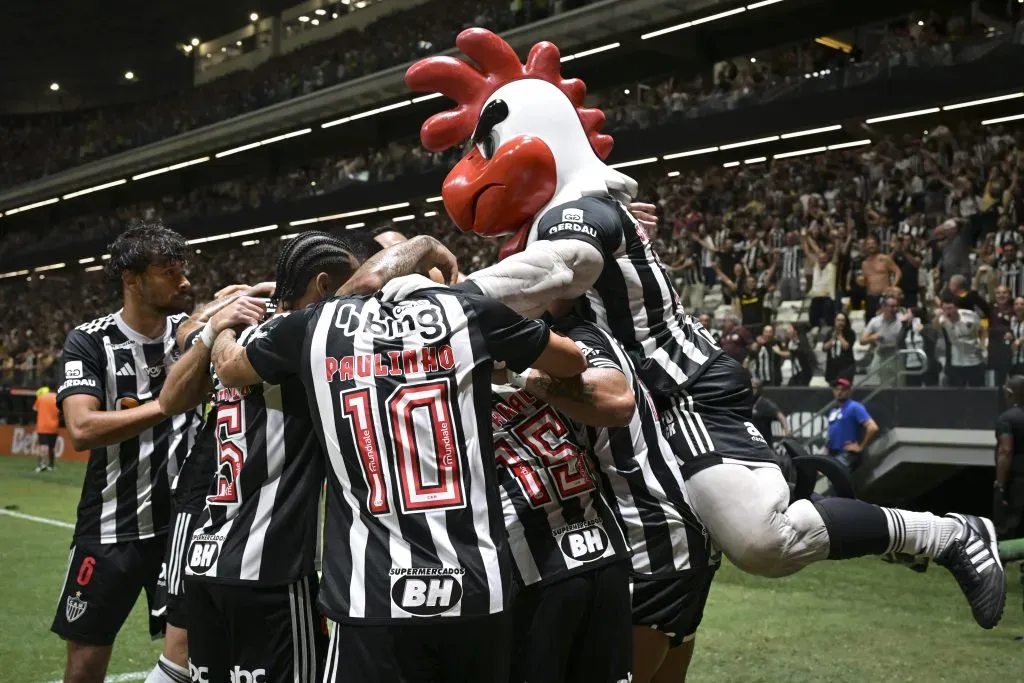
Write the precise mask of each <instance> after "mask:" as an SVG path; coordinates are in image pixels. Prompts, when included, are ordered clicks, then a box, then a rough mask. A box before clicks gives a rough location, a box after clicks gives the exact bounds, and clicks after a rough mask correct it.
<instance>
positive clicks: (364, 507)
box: [247, 288, 549, 624]
mask: <svg viewBox="0 0 1024 683" xmlns="http://www.w3.org/2000/svg"><path fill="white" fill-rule="evenodd" d="M468 289H470V288H467V290H466V291H464V290H459V289H447V288H428V289H425V290H420V291H419V292H417V293H416V294H415V295H413V296H412V297H411V298H409V299H406V300H403V301H398V302H383V301H382V300H381V299H380V298H378V297H347V298H334V299H330V300H327V301H325V302H322V303H319V304H316V305H315V306H311V307H309V308H306V309H304V310H302V311H296V312H294V313H291V314H290V315H288V316H287V317H286V318H284V319H283V320H282V322H281V324H279V325H277V326H276V327H275V328H274V329H272V330H270V331H269V334H268V335H267V336H266V337H262V338H260V339H255V340H254V341H253V342H252V343H251V344H249V346H248V348H247V355H248V358H249V361H250V362H251V363H252V365H253V367H254V368H255V369H256V371H257V372H258V373H259V375H260V377H262V378H263V379H264V380H266V381H268V382H277V383H280V382H283V381H287V380H289V379H290V378H292V377H295V376H298V377H300V378H301V380H302V383H303V385H304V386H305V389H306V394H307V398H308V400H309V403H310V410H311V412H312V413H313V422H314V425H315V432H316V434H317V435H318V436H319V438H320V439H321V440H322V442H323V447H324V450H325V452H326V455H327V458H328V468H327V469H328V472H327V509H326V520H325V527H324V541H323V572H324V573H323V583H322V586H321V590H320V605H321V608H322V611H323V612H324V614H326V615H327V616H328V617H330V618H331V619H333V620H335V621H339V622H343V623H362V624H367V623H394V622H407V621H408V620H409V619H410V618H417V617H420V618H430V617H444V618H459V617H479V616H482V615H487V614H493V613H497V612H501V611H503V610H505V609H506V608H507V607H508V605H509V600H510V588H511V573H512V568H511V558H510V555H509V551H508V540H507V538H506V532H505V524H504V517H503V515H502V508H501V500H500V498H499V495H498V487H497V481H496V474H495V470H496V468H495V465H494V451H493V447H492V444H491V422H490V421H491V384H490V379H491V370H492V369H493V363H494V361H495V360H501V361H504V362H506V363H507V364H508V366H509V367H511V368H512V369H513V370H517V371H522V370H524V369H525V368H526V367H528V366H529V365H530V364H531V363H533V362H534V361H535V360H536V359H537V357H538V356H539V355H540V353H541V352H542V351H543V350H544V348H546V346H547V343H548V336H549V332H548V329H547V326H546V325H545V324H544V323H543V322H540V321H530V320H526V319H524V318H523V317H521V316H519V315H518V314H516V313H514V312H513V311H512V310H511V309H509V308H507V307H505V306H503V305H501V304H499V303H497V302H496V301H493V300H490V299H487V298H485V297H482V296H480V295H479V294H473V293H469V292H468Z"/></svg>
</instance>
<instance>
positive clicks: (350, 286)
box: [337, 236, 432, 296]
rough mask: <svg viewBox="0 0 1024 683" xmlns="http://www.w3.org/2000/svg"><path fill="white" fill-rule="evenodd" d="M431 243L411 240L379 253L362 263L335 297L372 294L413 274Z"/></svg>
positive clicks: (423, 240)
mask: <svg viewBox="0 0 1024 683" xmlns="http://www.w3.org/2000/svg"><path fill="white" fill-rule="evenodd" d="M431 248H432V242H431V241H430V239H425V238H423V236H417V237H413V238H412V239H410V240H406V241H405V242H400V243H398V244H396V245H394V246H392V247H389V248H387V249H384V250H382V251H378V252H377V253H376V254H374V255H373V256H371V257H370V258H368V259H367V260H366V261H364V262H363V265H361V266H360V267H359V270H357V271H356V272H355V274H354V275H353V276H352V277H351V278H349V280H348V282H346V283H345V284H344V285H342V286H341V289H339V290H338V292H337V294H338V296H348V295H350V294H373V293H374V292H376V291H377V290H378V289H380V288H381V287H383V286H384V285H385V284H387V282H389V281H390V280H393V279H395V278H396V277H401V276H403V275H409V274H411V273H415V272H416V266H417V264H418V263H419V262H420V261H421V260H422V259H423V258H424V256H426V255H427V253H429V252H430V249H431Z"/></svg>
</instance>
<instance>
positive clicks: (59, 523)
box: [0, 508, 130, 680]
mask: <svg viewBox="0 0 1024 683" xmlns="http://www.w3.org/2000/svg"><path fill="white" fill-rule="evenodd" d="M0 515H7V516H8V517H17V518H18V519H27V520H28V521H30V522H39V523H40V524H49V525H50V526H59V527H60V528H61V529H74V528H75V525H74V524H68V523H67V522H62V521H60V520H59V519H49V518H48V517H36V516H35V515H26V514H25V513H24V512H15V511H14V510H4V509H2V508H0ZM124 680H130V679H127V678H126V679H124Z"/></svg>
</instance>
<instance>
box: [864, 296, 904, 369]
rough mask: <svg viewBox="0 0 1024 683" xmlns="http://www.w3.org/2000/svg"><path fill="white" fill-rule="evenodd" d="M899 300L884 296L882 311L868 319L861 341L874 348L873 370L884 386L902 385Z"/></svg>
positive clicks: (901, 326) (901, 327) (901, 329)
mask: <svg viewBox="0 0 1024 683" xmlns="http://www.w3.org/2000/svg"><path fill="white" fill-rule="evenodd" d="M898 307H899V300H898V299H897V298H896V297H893V296H886V297H882V302H881V311H880V312H879V313H878V315H876V316H875V317H874V318H872V319H871V320H869V321H868V324H867V325H866V326H865V327H864V332H863V333H862V334H861V337H860V342H861V344H865V345H867V346H871V347H872V348H873V349H874V358H873V360H872V364H871V371H872V372H873V373H875V376H876V377H878V383H879V384H880V385H881V386H884V387H896V386H899V385H900V378H901V377H902V373H901V370H902V367H901V366H900V364H899V363H898V362H897V360H896V358H897V351H898V349H899V342H900V336H901V334H902V332H903V323H902V321H900V319H899V318H898V317H897V309H898Z"/></svg>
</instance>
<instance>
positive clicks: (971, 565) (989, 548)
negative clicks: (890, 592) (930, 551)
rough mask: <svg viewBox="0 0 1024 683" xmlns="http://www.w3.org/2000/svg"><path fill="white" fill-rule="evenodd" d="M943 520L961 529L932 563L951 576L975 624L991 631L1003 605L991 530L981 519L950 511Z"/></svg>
mask: <svg viewBox="0 0 1024 683" xmlns="http://www.w3.org/2000/svg"><path fill="white" fill-rule="evenodd" d="M946 517H948V518H950V519H954V520H956V521H958V522H960V524H961V525H962V526H963V529H962V530H961V531H960V533H959V534H958V535H957V536H956V537H954V538H953V539H952V540H951V541H950V542H949V544H948V545H946V547H945V548H944V549H943V550H942V552H941V553H939V554H938V555H937V556H936V557H935V562H936V564H939V565H941V566H943V567H945V568H946V569H948V570H949V571H950V572H952V573H953V577H954V578H955V579H956V582H957V583H958V584H960V590H962V591H963V592H964V595H965V596H966V597H967V602H969V603H970V604H971V613H972V614H973V615H974V620H975V621H976V622H978V625H979V626H981V627H982V628H994V627H995V625H996V624H998V623H999V620H1000V619H1001V618H1002V616H1003V607H1004V606H1005V605H1006V573H1005V572H1004V571H1003V563H1002V562H1000V560H999V548H998V547H997V545H996V543H997V541H996V530H995V527H993V526H992V522H991V521H989V520H988V519H986V518H984V517H975V516H974V515H960V514H956V513H952V512H951V513H949V514H947V515H946Z"/></svg>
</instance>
